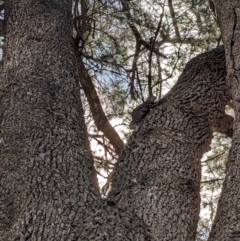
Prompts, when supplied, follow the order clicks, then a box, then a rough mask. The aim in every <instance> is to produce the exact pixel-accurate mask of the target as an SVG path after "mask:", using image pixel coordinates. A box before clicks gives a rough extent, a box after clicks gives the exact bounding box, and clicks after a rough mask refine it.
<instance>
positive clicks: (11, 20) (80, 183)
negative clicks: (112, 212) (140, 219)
mask: <svg viewBox="0 0 240 241" xmlns="http://www.w3.org/2000/svg"><path fill="white" fill-rule="evenodd" d="M71 5H72V1H71V0H68V1H58V0H48V1H40V0H39V1H37V0H36V1H31V0H26V1H18V0H6V1H5V7H6V15H5V17H6V29H7V36H6V42H5V55H4V57H5V59H4V64H5V75H4V77H3V79H2V81H1V93H0V94H1V96H0V98H1V106H0V108H1V110H0V113H1V119H2V120H1V133H0V136H1V144H0V145H1V160H0V178H1V186H0V218H1V221H0V240H74V238H76V237H77V236H76V235H77V234H76V233H77V230H76V223H79V222H80V220H81V219H82V218H83V216H84V215H83V207H82V205H84V204H85V203H86V202H89V201H91V200H92V199H95V198H96V196H97V197H98V198H99V196H98V195H97V194H96V193H97V192H96V191H95V188H94V187H93V184H92V178H93V177H92V176H93V172H94V171H93V163H92V159H91V158H90V157H89V153H88V148H87V144H86V143H87V136H86V128H85V125H84V119H83V115H82V112H83V111H82V109H81V105H80V103H81V102H80V97H79V86H78V83H77V81H76V80H77V71H76V61H75V56H74V53H73V48H72V46H71V41H72V40H71V39H72V38H71V27H72V25H71V18H72V15H71Z"/></svg>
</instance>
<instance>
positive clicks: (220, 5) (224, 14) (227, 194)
mask: <svg viewBox="0 0 240 241" xmlns="http://www.w3.org/2000/svg"><path fill="white" fill-rule="evenodd" d="M215 4H216V10H217V18H218V22H219V23H220V28H221V31H222V36H223V42H224V47H225V51H226V66H227V82H228V84H229V85H230V87H231V93H232V99H233V106H234V111H235V118H234V125H233V126H234V128H233V140H232V147H231V150H230V153H229V158H228V163H227V170H226V177H225V181H224V184H223V190H222V194H221V197H220V199H219V203H218V208H217V214H216V217H215V221H214V224H213V227H212V231H211V233H210V237H209V239H208V240H209V241H218V240H219V241H230V240H231V241H232V240H233V241H235V240H240V212H239V210H240V209H239V205H240V193H239V183H240V172H239V170H240V94H239V93H240V58H239V57H240V1H239V0H232V1H229V0H228V1H224V0H216V1H215Z"/></svg>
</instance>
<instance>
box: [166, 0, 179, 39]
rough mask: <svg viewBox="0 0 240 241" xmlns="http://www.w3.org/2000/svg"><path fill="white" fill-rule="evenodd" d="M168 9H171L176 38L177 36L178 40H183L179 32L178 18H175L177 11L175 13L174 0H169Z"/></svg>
mask: <svg viewBox="0 0 240 241" xmlns="http://www.w3.org/2000/svg"><path fill="white" fill-rule="evenodd" d="M168 7H169V10H170V14H171V18H172V23H173V27H174V30H175V33H176V36H177V38H179V39H181V36H180V32H179V29H178V26H177V19H176V16H175V11H174V8H173V4H172V0H168Z"/></svg>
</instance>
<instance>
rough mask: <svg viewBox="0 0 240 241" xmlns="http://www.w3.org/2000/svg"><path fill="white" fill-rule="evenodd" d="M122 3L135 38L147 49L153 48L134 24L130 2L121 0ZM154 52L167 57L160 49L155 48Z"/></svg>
mask: <svg viewBox="0 0 240 241" xmlns="http://www.w3.org/2000/svg"><path fill="white" fill-rule="evenodd" d="M121 3H122V11H123V13H124V14H125V16H126V18H127V22H128V25H129V27H130V28H131V30H132V33H133V35H134V36H135V39H136V40H137V41H139V43H140V44H141V45H143V46H144V47H145V48H146V49H148V50H151V44H149V43H147V42H146V41H145V40H143V39H142V37H141V34H140V33H139V31H138V29H137V28H136V26H135V25H134V23H133V21H132V16H131V13H130V8H129V3H128V1H127V0H121ZM153 52H154V53H155V54H156V55H157V56H160V57H163V58H167V56H166V55H164V54H162V53H160V52H159V50H158V49H153Z"/></svg>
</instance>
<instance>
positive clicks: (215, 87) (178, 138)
mask: <svg viewBox="0 0 240 241" xmlns="http://www.w3.org/2000/svg"><path fill="white" fill-rule="evenodd" d="M229 99H230V95H229V92H228V91H227V87H226V84H225V57H224V51H223V48H219V49H216V50H213V51H211V52H209V53H206V54H202V55H199V56H197V57H196V58H194V59H193V60H191V61H190V62H189V63H188V64H187V66H186V68H185V70H184V71H183V74H182V75H181V76H180V78H179V80H178V82H177V84H176V86H175V87H174V88H173V90H172V91H171V93H170V94H169V95H168V97H167V98H166V99H165V100H164V101H163V102H161V104H160V105H159V106H157V107H155V108H153V109H152V110H151V111H150V113H149V114H148V115H147V116H146V117H145V119H144V121H142V123H141V124H140V126H139V128H138V130H137V131H136V132H135V133H134V134H133V137H132V140H131V141H130V143H129V145H128V146H127V147H126V148H125V149H124V150H123V152H122V155H121V156H120V159H119V161H118V163H117V166H116V169H115V173H114V177H113V183H112V189H111V191H110V193H109V197H108V198H109V202H112V203H115V204H116V205H118V207H119V208H121V209H122V210H128V211H129V212H130V211H131V212H132V213H133V214H134V215H137V216H138V217H139V218H142V219H143V221H144V223H145V224H146V225H147V226H148V228H149V230H150V232H151V235H152V240H166V241H167V240H168V241H173V240H176V241H177V240H188V241H191V240H192V241H193V240H195V237H196V229H197V222H198V218H199V203H200V198H199V183H200V178H201V164H200V160H201V157H202V155H203V153H204V152H205V151H206V150H208V149H209V144H210V142H211V139H212V132H213V131H216V130H218V131H221V132H223V133H225V134H227V135H228V136H231V135H232V118H231V117H229V116H227V115H226V114H225V112H224V107H225V105H226V103H227V101H228V100H229Z"/></svg>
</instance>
